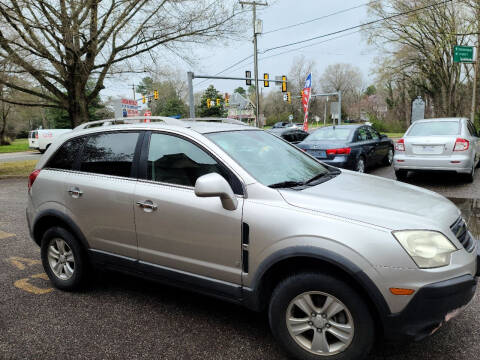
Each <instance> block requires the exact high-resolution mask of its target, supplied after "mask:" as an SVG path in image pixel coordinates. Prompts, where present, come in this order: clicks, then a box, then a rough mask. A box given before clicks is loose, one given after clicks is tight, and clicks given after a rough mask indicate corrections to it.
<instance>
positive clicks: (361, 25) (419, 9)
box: [263, 0, 453, 53]
mask: <svg viewBox="0 0 480 360" xmlns="http://www.w3.org/2000/svg"><path fill="white" fill-rule="evenodd" d="M452 1H453V0H444V1H440V2H437V3H434V4H430V5H426V6H422V7H420V8H417V9H412V10H408V11H404V12H401V13H397V14H393V15H390V16H387V17H384V18H380V19H377V20H372V21H369V22H366V23H363V24H359V25H355V26H351V27H348V28H345V29H341V30H337V31H334V32H331V33H328V34H323V35H319V36H314V37H312V38H309V39H304V40H299V41H295V42H291V43H288V44H284V45H279V46H274V47H271V48H269V49H267V50H264V51H263V53H266V52H268V51H272V50H276V49H282V48H285V47H289V46H293V45H298V44H303V43H306V42H308V41H312V40H316V39H320V38H324V37H327V36H332V35H336V34H340V33H342V32H345V31H349V30H354V29H358V28H361V27H364V26H368V25H373V24H376V23H379V22H382V21H387V20H390V19H394V18H396V17H399V16H403V15H408V14H411V13H413V12H417V11H422V10H426V9H429V8H432V7H436V6H439V5H446V4H447V3H449V2H452Z"/></svg>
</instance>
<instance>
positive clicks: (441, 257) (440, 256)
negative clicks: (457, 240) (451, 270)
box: [393, 230, 457, 269]
mask: <svg viewBox="0 0 480 360" xmlns="http://www.w3.org/2000/svg"><path fill="white" fill-rule="evenodd" d="M393 236H395V238H396V239H397V240H398V242H399V243H400V244H401V245H402V246H403V248H404V249H405V251H406V252H407V253H408V254H409V255H410V256H411V257H412V259H413V261H415V263H416V264H417V266H418V267H419V268H422V269H429V268H436V267H440V266H446V265H448V264H450V255H451V253H452V252H454V251H456V250H457V248H456V247H455V246H454V245H453V244H452V242H451V241H450V240H448V238H447V237H446V236H445V235H443V234H442V233H439V232H437V231H428V230H403V231H394V232H393Z"/></svg>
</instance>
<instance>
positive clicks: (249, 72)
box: [245, 70, 252, 85]
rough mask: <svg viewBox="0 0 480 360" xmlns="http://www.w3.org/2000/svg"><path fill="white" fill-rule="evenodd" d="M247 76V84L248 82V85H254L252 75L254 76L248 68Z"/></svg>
mask: <svg viewBox="0 0 480 360" xmlns="http://www.w3.org/2000/svg"><path fill="white" fill-rule="evenodd" d="M245 77H246V78H247V79H246V80H245V84H247V85H252V79H251V77H252V72H251V71H248V70H247V71H245Z"/></svg>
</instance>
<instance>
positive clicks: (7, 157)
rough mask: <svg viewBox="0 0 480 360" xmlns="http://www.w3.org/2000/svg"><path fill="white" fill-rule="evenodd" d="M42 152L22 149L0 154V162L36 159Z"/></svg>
mask: <svg viewBox="0 0 480 360" xmlns="http://www.w3.org/2000/svg"><path fill="white" fill-rule="evenodd" d="M41 156H42V154H40V153H39V152H38V151H24V152H16V153H6V154H0V163H2V162H13V161H27V160H38V159H40V157H41Z"/></svg>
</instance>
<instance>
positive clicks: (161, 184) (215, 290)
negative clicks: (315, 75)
mask: <svg viewBox="0 0 480 360" xmlns="http://www.w3.org/2000/svg"><path fill="white" fill-rule="evenodd" d="M157 120H162V119H157ZM163 120H164V122H163V123H150V124H123V125H111V126H101V127H92V126H91V125H92V124H87V125H84V126H83V128H84V129H76V130H74V131H73V132H71V133H69V134H66V135H64V136H63V138H62V139H61V141H57V142H55V143H54V144H52V146H50V147H49V149H48V150H47V152H46V153H45V155H44V156H43V157H42V158H41V160H40V161H39V163H38V165H37V167H36V170H35V171H34V172H33V173H32V174H31V175H30V178H29V190H28V198H29V201H28V208H27V218H28V223H29V227H30V234H31V237H32V238H33V240H34V241H35V242H36V243H37V244H38V245H39V246H40V247H41V257H42V262H43V266H44V268H45V271H46V273H47V274H48V276H49V277H50V279H51V281H52V283H53V284H54V285H55V286H56V287H57V288H59V289H62V290H73V289H76V288H78V287H79V286H81V285H82V284H83V283H85V281H86V280H87V273H88V270H89V268H90V267H91V265H92V266H93V267H95V266H97V267H101V268H107V269H114V270H121V271H127V272H131V273H132V274H135V275H140V276H142V277H147V278H150V279H155V280H159V281H161V282H165V283H167V284H171V285H174V286H180V287H183V288H186V289H188V290H192V291H198V292H201V293H204V294H208V295H212V296H215V297H219V298H222V299H225V300H228V301H232V302H234V303H238V304H241V305H244V306H246V307H248V308H250V309H252V310H256V311H263V310H266V311H267V312H268V316H269V321H270V326H271V329H272V332H273V334H274V336H275V338H276V339H277V340H278V342H279V344H280V345H281V346H283V347H284V348H285V349H286V350H287V351H288V352H289V353H290V354H291V355H293V356H294V357H296V358H298V359H322V358H330V359H361V358H364V357H366V356H367V354H368V353H369V351H370V349H371V347H372V344H373V342H374V339H375V338H376V337H377V336H383V337H384V338H386V339H388V340H405V339H407V340H418V339H421V338H423V337H425V336H427V335H429V334H431V333H433V332H434V331H435V330H436V329H437V328H438V327H439V326H441V325H442V324H443V323H444V322H445V321H447V320H449V319H450V318H451V317H453V316H454V315H456V314H457V313H458V312H459V310H460V309H462V308H463V307H464V306H466V305H467V304H468V303H469V302H470V300H471V299H472V297H473V295H474V293H475V290H476V284H477V283H476V276H477V261H478V260H477V258H478V255H477V250H478V248H479V247H478V245H477V241H476V240H475V239H474V238H473V237H472V235H471V234H470V233H469V231H468V229H467V227H466V224H465V221H464V220H463V219H462V217H461V216H460V211H459V210H458V209H457V207H455V206H454V204H453V203H451V202H450V201H449V200H447V199H446V198H444V197H442V196H440V195H438V194H436V193H433V192H430V191H427V190H424V189H421V188H417V187H414V186H411V185H407V184H402V183H399V182H396V181H394V180H388V179H382V178H378V177H375V176H370V175H365V174H359V173H354V172H351V171H348V170H340V169H337V168H334V167H330V166H328V165H325V164H322V163H321V162H319V161H318V160H316V159H315V158H313V157H311V156H309V155H308V154H306V153H305V152H303V151H302V150H300V149H298V148H296V147H295V146H293V145H291V144H289V143H287V142H285V141H284V140H282V139H280V138H278V137H276V136H274V135H272V134H270V133H268V132H264V131H261V130H258V129H256V128H252V127H248V126H243V125H235V124H226V123H218V122H217V123H212V122H200V121H184V122H182V121H178V120H172V119H163ZM111 122H112V123H113V122H114V121H111ZM93 125H98V124H93Z"/></svg>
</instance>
